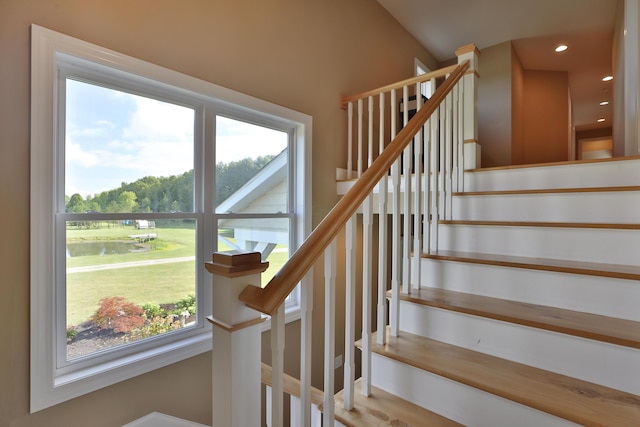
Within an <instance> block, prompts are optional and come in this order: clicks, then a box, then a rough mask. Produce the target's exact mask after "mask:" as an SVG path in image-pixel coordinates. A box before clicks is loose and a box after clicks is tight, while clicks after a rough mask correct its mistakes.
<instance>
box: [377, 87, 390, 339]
mask: <svg viewBox="0 0 640 427" xmlns="http://www.w3.org/2000/svg"><path fill="white" fill-rule="evenodd" d="M384 108H385V102H384V92H383V93H381V94H380V131H379V138H380V146H379V153H380V154H382V152H383V151H384ZM387 190H388V183H387V174H385V175H384V176H383V177H382V179H381V180H380V182H379V183H378V317H377V325H378V329H377V335H376V341H377V343H378V344H384V343H385V341H386V336H387V335H386V333H385V326H386V324H387V270H388V269H387V247H388V245H387V222H388V221H387V197H388V192H387Z"/></svg>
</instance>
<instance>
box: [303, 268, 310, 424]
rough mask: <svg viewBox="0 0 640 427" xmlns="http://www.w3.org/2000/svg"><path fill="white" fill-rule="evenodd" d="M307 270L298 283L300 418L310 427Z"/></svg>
mask: <svg viewBox="0 0 640 427" xmlns="http://www.w3.org/2000/svg"><path fill="white" fill-rule="evenodd" d="M311 276H312V273H311V272H309V273H307V275H306V276H305V278H304V279H303V280H302V282H301V283H300V311H301V313H300V314H301V320H300V322H301V326H300V334H301V337H300V341H301V342H300V420H302V424H301V425H303V426H305V427H311V412H312V408H311V342H312V339H311V338H312V335H313V327H312V326H313V325H312V319H313V280H312V278H311Z"/></svg>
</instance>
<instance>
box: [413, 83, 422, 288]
mask: <svg viewBox="0 0 640 427" xmlns="http://www.w3.org/2000/svg"><path fill="white" fill-rule="evenodd" d="M421 108H422V93H421V92H420V83H418V84H416V109H417V110H420V109H421ZM422 135H423V130H422V128H420V130H418V133H416V136H415V137H414V138H413V144H412V145H413V146H414V147H415V148H414V150H413V151H414V156H413V164H414V165H415V166H414V176H415V181H414V182H415V188H414V189H413V192H412V194H413V265H412V267H411V273H412V278H411V284H412V287H413V289H419V288H420V269H421V267H420V264H421V262H420V258H421V255H422V212H421V209H422Z"/></svg>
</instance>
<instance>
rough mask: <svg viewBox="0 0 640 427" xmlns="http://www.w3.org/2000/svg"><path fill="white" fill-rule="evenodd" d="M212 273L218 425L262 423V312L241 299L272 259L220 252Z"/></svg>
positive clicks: (215, 419) (210, 265)
mask: <svg viewBox="0 0 640 427" xmlns="http://www.w3.org/2000/svg"><path fill="white" fill-rule="evenodd" d="M205 265H206V268H207V270H208V271H209V272H211V273H212V274H213V315H212V316H209V317H207V319H208V320H209V322H211V323H212V324H213V427H237V426H247V427H250V426H259V425H260V409H261V397H260V396H261V393H260V390H261V378H260V361H261V360H260V353H261V328H260V323H262V321H263V320H264V319H263V318H262V316H261V314H260V313H259V312H257V311H255V310H253V309H250V308H248V307H247V306H246V305H244V304H243V303H241V302H240V301H239V300H238V295H239V294H240V292H242V290H243V289H244V288H245V287H246V286H247V285H254V286H260V275H261V273H262V272H263V271H265V270H266V269H267V267H268V266H269V263H267V262H262V259H261V255H260V252H249V253H240V252H216V253H214V254H213V262H207V263H206V264H205Z"/></svg>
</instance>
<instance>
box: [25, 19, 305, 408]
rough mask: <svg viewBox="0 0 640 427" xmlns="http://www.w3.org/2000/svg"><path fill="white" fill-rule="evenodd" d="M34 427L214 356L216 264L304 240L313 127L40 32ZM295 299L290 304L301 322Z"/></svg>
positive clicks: (35, 124)
mask: <svg viewBox="0 0 640 427" xmlns="http://www.w3.org/2000/svg"><path fill="white" fill-rule="evenodd" d="M32 49H33V61H32V93H33V99H32V163H31V168H32V180H31V182H32V199H31V205H32V206H31V207H32V214H31V217H32V228H31V251H32V283H31V287H32V292H31V294H32V305H31V310H32V321H31V334H32V360H31V378H32V387H31V394H32V395H31V409H32V411H37V410H40V409H42V408H45V407H47V406H51V405H53V404H56V403H59V402H62V401H64V400H67V399H70V398H72V397H75V396H78V395H81V394H83V393H86V392H89V391H92V390H95V389H98V388H100V387H104V386H106V385H109V384H112V383H114V382H117V381H121V380H123V379H127V378H131V377H132V376H135V375H138V374H140V373H143V372H147V371H149V370H151V369H155V368H157V367H161V366H164V365H167V364H169V363H173V362H175V361H178V360H182V359H184V358H187V357H191V356H193V355H196V354H199V353H201V352H203V351H207V350H209V349H210V347H211V336H210V334H211V332H210V327H209V326H208V325H207V322H206V321H205V316H206V315H207V314H209V313H210V312H211V275H210V274H208V273H206V272H205V270H204V268H203V266H204V262H205V261H207V260H209V259H210V256H211V253H212V252H213V251H216V250H221V251H224V250H250V251H259V252H261V253H262V257H263V259H264V260H267V261H269V263H270V269H269V270H268V271H267V273H266V274H265V275H264V280H263V284H264V283H266V282H267V281H268V280H269V279H270V277H271V276H273V274H275V272H276V271H277V269H279V267H280V266H282V264H284V262H286V260H287V259H288V257H289V254H290V252H291V251H292V250H294V249H295V248H296V247H297V246H298V245H299V244H300V243H301V240H302V239H303V238H304V236H305V235H306V234H307V233H308V227H309V221H308V218H309V215H308V209H306V207H307V206H309V201H310V200H309V188H308V182H307V180H306V179H305V176H308V174H309V165H308V160H307V159H308V149H307V147H308V144H309V143H310V130H311V129H310V128H311V122H310V118H309V117H308V116H305V115H303V114H300V113H296V112H293V111H291V110H287V109H284V108H282V107H278V106H274V105H272V104H269V103H266V102H263V101H260V100H257V99H255V98H251V97H248V96H246V95H241V94H238V93H235V92H232V91H229V90H227V89H223V88H220V87H218V86H215V85H212V84H210V83H206V82H202V81H200V80H196V79H193V78H190V77H188V76H184V75H181V74H179V73H175V72H172V71H170V70H166V69H164V68H161V67H157V66H154V65H151V64H148V63H144V62H142V61H137V60H135V59H133V58H129V57H126V56H124V55H121V54H118V53H116V52H111V51H108V50H106V49H103V48H100V47H97V46H94V45H90V44H87V43H84V42H81V41H78V40H75V39H72V38H70V37H66V36H63V35H61V34H58V33H54V32H51V31H49V30H45V29H43V28H40V27H36V26H34V27H33V46H32ZM296 303H297V293H295V292H294V293H293V294H292V295H291V296H290V297H289V299H288V304H289V308H290V309H293V310H295V308H296Z"/></svg>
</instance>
